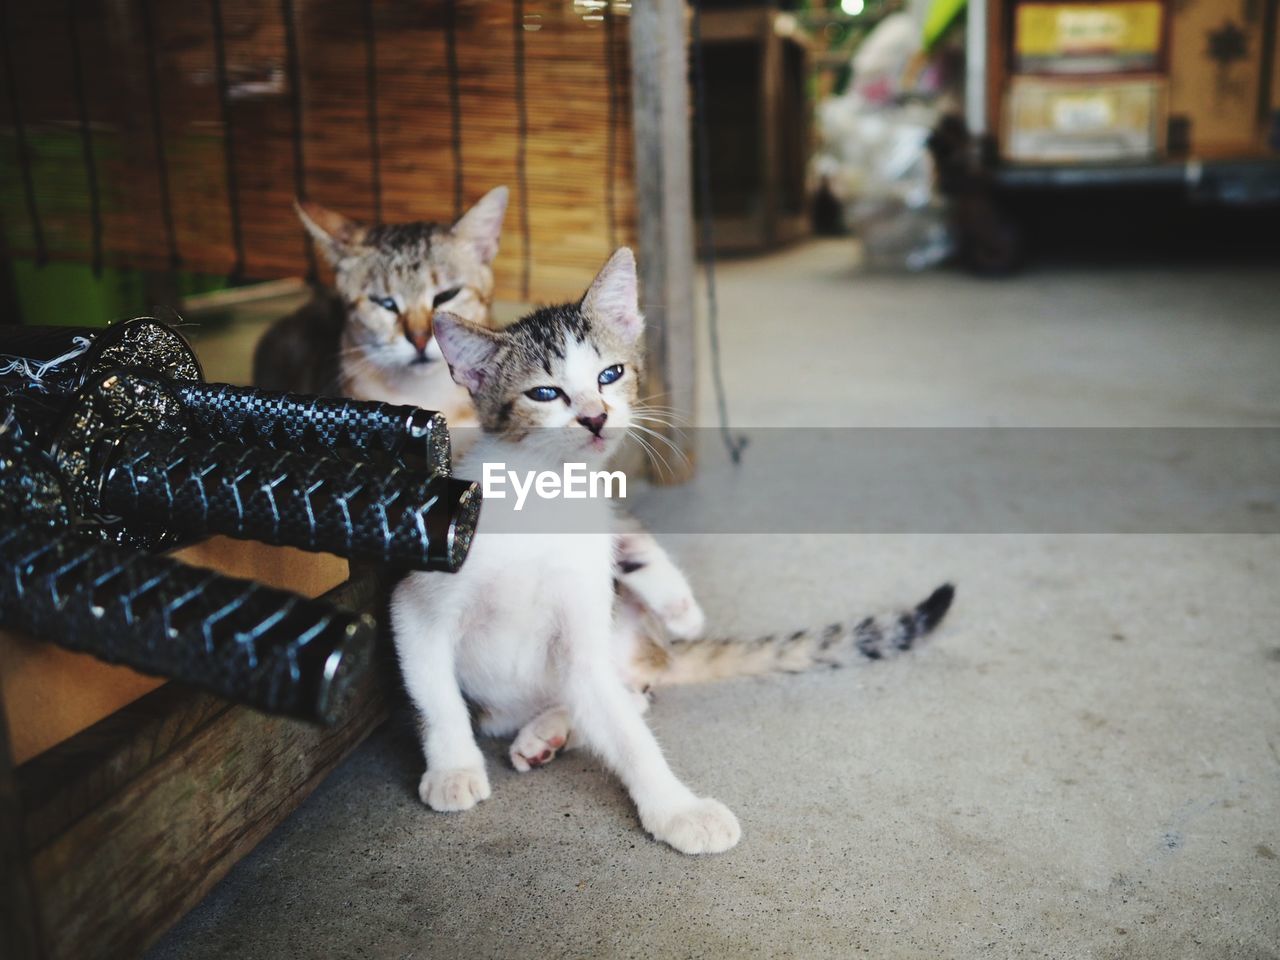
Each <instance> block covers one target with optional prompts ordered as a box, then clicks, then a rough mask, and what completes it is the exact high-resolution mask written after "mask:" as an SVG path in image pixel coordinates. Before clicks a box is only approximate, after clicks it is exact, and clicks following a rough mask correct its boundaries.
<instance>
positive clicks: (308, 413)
mask: <svg viewBox="0 0 1280 960" xmlns="http://www.w3.org/2000/svg"><path fill="white" fill-rule="evenodd" d="M172 388H173V391H174V393H175V394H176V395H177V396H178V398H179V399H180V400H181V401H182V404H183V406H184V407H186V409H187V412H188V413H189V414H190V415H191V419H192V421H193V423H194V424H195V425H196V426H197V427H199V428H201V429H202V430H204V431H206V432H207V433H208V434H209V435H210V436H212V437H215V438H217V439H219V440H232V441H235V442H237V443H244V444H249V445H251V446H265V447H272V448H274V449H277V450H292V451H295V452H317V453H326V454H329V455H332V456H337V457H340V458H342V459H344V460H367V461H370V462H375V463H384V464H400V465H403V466H406V467H409V468H410V469H412V470H417V471H419V472H421V473H439V474H447V473H449V470H450V449H449V428H448V426H447V425H446V423H445V420H444V417H443V416H441V415H440V414H438V413H434V412H432V411H430V410H423V409H420V408H418V407H410V406H397V405H395V404H390V403H375V402H372V401H366V400H348V399H342V398H334V397H314V396H304V395H300V394H290V393H276V392H272V391H267V390H258V389H256V388H254V387H235V386H231V385H230V384H226V383H178V382H175V383H174V384H172Z"/></svg>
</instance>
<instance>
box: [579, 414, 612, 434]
mask: <svg viewBox="0 0 1280 960" xmlns="http://www.w3.org/2000/svg"><path fill="white" fill-rule="evenodd" d="M608 419H609V415H608V414H607V413H598V414H596V415H595V416H594V417H579V418H578V422H579V423H580V424H582V425H583V426H584V427H586V428H587V429H588V430H590V431H591V432H592V433H594V434H595V435H596V436H597V437H598V436H600V431H601V430H603V429H604V422H605V421H606V420H608Z"/></svg>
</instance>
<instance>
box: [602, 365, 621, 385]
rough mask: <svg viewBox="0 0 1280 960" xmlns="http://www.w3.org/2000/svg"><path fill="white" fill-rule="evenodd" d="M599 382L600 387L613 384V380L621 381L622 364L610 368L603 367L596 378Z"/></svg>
mask: <svg viewBox="0 0 1280 960" xmlns="http://www.w3.org/2000/svg"><path fill="white" fill-rule="evenodd" d="M596 379H597V380H599V381H600V386H602V387H603V386H604V385H605V384H606V383H613V382H614V381H615V380H620V379H622V364H620V363H615V364H614V365H613V366H612V367H605V368H604V369H603V370H601V371H600V376H598V377H596Z"/></svg>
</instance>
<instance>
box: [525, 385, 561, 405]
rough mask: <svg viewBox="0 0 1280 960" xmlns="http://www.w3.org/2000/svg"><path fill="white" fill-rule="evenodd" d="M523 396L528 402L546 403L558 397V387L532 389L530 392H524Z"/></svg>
mask: <svg viewBox="0 0 1280 960" xmlns="http://www.w3.org/2000/svg"><path fill="white" fill-rule="evenodd" d="M524 395H525V396H526V397H528V398H529V399H530V400H537V401H538V402H539V403H547V402H548V401H550V400H554V399H556V398H557V397H559V396H560V395H561V394H560V388H559V387H534V388H533V389H532V390H526V391H525V392H524Z"/></svg>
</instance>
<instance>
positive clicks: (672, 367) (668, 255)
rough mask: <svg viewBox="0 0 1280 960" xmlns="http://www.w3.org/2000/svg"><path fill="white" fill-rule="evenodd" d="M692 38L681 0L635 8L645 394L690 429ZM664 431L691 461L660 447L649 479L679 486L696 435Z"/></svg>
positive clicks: (653, 0)
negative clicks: (661, 462) (660, 462)
mask: <svg viewBox="0 0 1280 960" xmlns="http://www.w3.org/2000/svg"><path fill="white" fill-rule="evenodd" d="M687 37H688V33H687V30H686V19H685V5H684V3H683V0H644V2H641V3H635V4H633V5H632V7H631V112H632V123H633V130H634V134H633V135H634V141H635V158H636V164H635V169H636V220H637V228H638V229H637V233H638V236H639V250H637V251H636V256H637V258H638V260H639V268H640V307H641V309H642V310H643V311H644V314H645V318H646V330H645V348H646V351H647V354H648V382H647V384H646V386H645V389H644V393H643V395H647V396H650V397H652V398H653V402H654V403H656V404H659V405H661V406H665V407H669V408H671V410H672V411H673V412H674V414H675V416H674V419H676V420H677V421H680V422H682V423H683V424H685V425H687V426H688V427H693V426H694V425H695V423H694V414H695V402H696V399H697V397H696V393H695V385H694V378H695V375H696V365H695V362H694V361H695V330H696V325H695V322H694V316H695V315H694V307H693V296H694V282H693V276H694V255H693V179H692V171H691V168H692V165H693V160H692V150H691V146H690V137H689V120H690V113H689V70H688V63H689V59H688V47H689V45H688V42H687ZM666 436H667V437H668V438H669V439H670V440H671V442H672V443H674V444H676V445H677V446H678V447H679V448H680V449H681V450H683V451H684V455H685V457H686V458H687V459H684V460H682V459H681V458H680V457H679V456H674V455H671V453H670V452H669V451H664V455H665V456H666V459H667V461H668V464H669V467H667V466H663V467H661V468H659V467H651V469H650V476H651V478H652V479H653V480H655V481H656V482H659V483H682V482H683V481H685V480H688V479H689V478H690V477H692V476H693V469H694V463H693V436H692V433H691V432H689V431H686V432H685V433H683V434H681V433H678V432H667V433H666ZM659 446H661V444H659Z"/></svg>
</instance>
